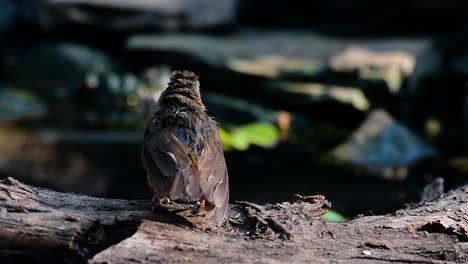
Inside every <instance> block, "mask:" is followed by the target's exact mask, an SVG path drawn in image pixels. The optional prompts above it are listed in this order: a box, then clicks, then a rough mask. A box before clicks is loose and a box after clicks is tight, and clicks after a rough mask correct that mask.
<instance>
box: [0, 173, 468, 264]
mask: <svg viewBox="0 0 468 264" xmlns="http://www.w3.org/2000/svg"><path fill="white" fill-rule="evenodd" d="M467 202H468V186H465V187H461V188H459V189H457V190H454V191H450V192H448V193H446V194H444V195H442V197H440V198H438V199H436V200H433V201H430V202H427V201H426V202H423V203H421V204H417V205H411V206H408V207H407V208H404V209H401V210H399V211H397V212H395V213H393V214H389V215H380V216H361V217H358V218H356V219H354V220H351V221H348V222H344V223H327V222H323V221H322V220H321V216H322V215H323V214H324V213H325V212H326V211H327V209H328V208H329V206H330V203H329V202H328V201H326V200H325V198H324V197H323V196H320V195H316V196H299V195H297V196H296V197H295V200H294V201H292V202H284V203H278V204H267V205H257V204H253V203H249V202H236V203H234V204H232V205H231V206H230V212H229V221H228V222H227V223H226V224H225V225H224V226H223V227H222V228H218V229H210V228H206V227H203V226H200V223H202V222H200V221H198V220H200V219H198V220H197V219H195V218H194V217H191V214H190V213H187V212H190V210H193V209H194V208H192V206H191V205H180V204H175V203H171V204H168V205H167V206H166V207H165V209H164V210H159V211H157V212H155V213H151V212H150V210H149V209H150V207H151V206H150V202H149V201H141V200H117V199H104V198H93V197H88V196H82V195H76V194H70V193H59V192H54V191H51V190H47V189H42V188H37V187H32V186H28V185H25V184H23V183H20V182H19V181H17V180H15V179H13V178H6V179H3V180H1V181H0V263H9V262H17V261H18V260H23V261H29V262H34V263H57V262H62V263H63V262H67V263H69V262H73V263H83V262H89V263H175V262H178V263H180V262H182V263H184V262H194V263H285V262H289V263H467V262H468V204H467Z"/></svg>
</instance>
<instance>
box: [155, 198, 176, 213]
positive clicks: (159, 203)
mask: <svg viewBox="0 0 468 264" xmlns="http://www.w3.org/2000/svg"><path fill="white" fill-rule="evenodd" d="M170 203H171V200H169V198H167V197H161V196H159V195H155V196H153V199H151V206H152V207H151V211H153V212H154V211H156V210H158V209H164V205H167V204H170Z"/></svg>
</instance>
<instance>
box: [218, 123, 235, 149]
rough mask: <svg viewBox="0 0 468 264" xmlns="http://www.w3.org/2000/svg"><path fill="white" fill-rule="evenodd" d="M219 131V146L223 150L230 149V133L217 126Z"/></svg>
mask: <svg viewBox="0 0 468 264" xmlns="http://www.w3.org/2000/svg"><path fill="white" fill-rule="evenodd" d="M218 131H219V141H220V142H221V146H222V147H223V151H230V150H231V149H232V146H231V135H230V134H229V132H227V131H226V130H224V129H223V128H221V127H220V128H218Z"/></svg>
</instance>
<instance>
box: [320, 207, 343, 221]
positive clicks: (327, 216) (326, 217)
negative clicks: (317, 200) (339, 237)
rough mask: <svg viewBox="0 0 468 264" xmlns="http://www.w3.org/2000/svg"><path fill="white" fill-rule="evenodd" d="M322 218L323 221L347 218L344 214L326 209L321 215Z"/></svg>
mask: <svg viewBox="0 0 468 264" xmlns="http://www.w3.org/2000/svg"><path fill="white" fill-rule="evenodd" d="M322 219H323V221H326V222H332V223H340V222H344V221H346V220H348V219H346V218H345V217H344V216H342V215H340V214H339V213H337V212H335V211H332V210H328V212H327V213H326V214H324V215H323V216H322Z"/></svg>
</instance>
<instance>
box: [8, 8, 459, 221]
mask: <svg viewBox="0 0 468 264" xmlns="http://www.w3.org/2000/svg"><path fill="white" fill-rule="evenodd" d="M467 11H468V3H467V2H466V1H461V0H460V1H441V0H429V1H422V0H413V1H370V0H369V1H367V0H361V1H358V0H348V1H345V0H331V1H330V0H328V1H264V0H261V1H248V0H237V1H236V0H218V1H216V0H213V1H210V0H193V1H183V0H179V1H169V0H168V1H157V2H151V1H139V0H134V1H123V0H110V1H99V0H74V1H72V0H43V1H32V0H31V1H26V0H18V1H13V0H11V1H8V0H0V40H1V42H0V133H1V135H0V177H6V176H14V177H17V178H19V179H21V180H22V181H24V182H27V183H30V184H35V185H39V186H43V187H49V188H53V189H55V190H60V191H67V192H76V193H84V194H89V195H94V196H103V197H112V198H132V199H150V197H151V193H150V192H149V190H148V188H147V186H146V182H145V173H144V171H143V169H142V166H141V162H140V147H141V143H142V135H143V129H144V125H145V122H146V120H147V118H148V115H149V113H150V112H151V109H153V107H154V104H155V102H154V99H155V98H156V99H157V95H158V92H160V90H161V89H163V88H164V87H165V84H166V83H167V78H168V76H169V74H170V72H171V71H172V70H175V69H189V70H192V71H194V72H195V73H197V74H198V75H199V76H200V82H201V89H202V97H203V100H204V101H205V103H206V105H207V108H208V111H209V112H210V114H211V115H213V116H215V117H216V118H217V119H218V121H219V122H220V127H221V128H222V129H223V131H226V133H228V134H229V135H230V136H229V140H227V139H226V140H225V141H223V143H224V144H225V147H226V152H225V156H226V160H227V164H228V168H229V175H230V185H231V200H232V201H234V200H250V201H254V202H259V203H266V202H277V201H283V200H288V199H291V198H292V195H293V194H295V193H299V194H303V195H312V194H324V195H325V196H326V197H327V199H328V200H330V201H331V202H332V203H333V209H334V210H336V211H338V212H340V213H342V214H343V215H345V216H347V217H352V216H354V215H356V214H358V213H371V212H373V213H385V212H390V211H392V210H395V209H397V208H401V206H403V205H404V204H405V203H413V202H419V200H420V199H421V193H422V192H423V189H424V186H426V185H427V184H428V183H430V182H431V181H433V180H434V179H435V178H437V177H441V178H443V179H444V182H445V189H450V188H454V187H456V186H458V185H461V184H463V183H465V182H466V181H467V179H468V177H467V175H468V174H467V173H468V157H467V154H468V152H467V143H468V138H467V124H468V97H467V96H468V95H467V93H466V92H467V79H468V48H467V47H468V45H467V44H468V20H467V19H466V14H467ZM252 125H253V126H254V127H256V129H252V128H251V127H252ZM249 126H250V127H249ZM246 127H248V128H249V129H246ZM258 127H260V128H258ZM239 131H240V132H239ZM271 131H273V132H274V133H273V134H272V133H271Z"/></svg>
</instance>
